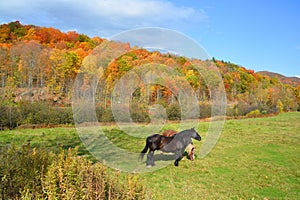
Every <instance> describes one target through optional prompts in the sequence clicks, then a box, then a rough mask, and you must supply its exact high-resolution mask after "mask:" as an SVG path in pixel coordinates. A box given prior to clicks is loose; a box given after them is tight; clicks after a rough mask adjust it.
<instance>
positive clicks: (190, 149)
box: [161, 130, 196, 161]
mask: <svg viewBox="0 0 300 200" xmlns="http://www.w3.org/2000/svg"><path fill="white" fill-rule="evenodd" d="M175 134H177V131H175V130H165V131H164V132H162V134H161V135H162V136H167V137H172V136H174V135H175ZM195 148H196V147H195V145H194V144H193V143H191V144H189V145H188V146H187V148H186V150H187V157H188V159H190V160H191V161H193V160H194V159H195Z"/></svg>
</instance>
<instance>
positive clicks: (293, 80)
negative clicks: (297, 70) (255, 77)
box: [256, 71, 300, 87]
mask: <svg viewBox="0 0 300 200" xmlns="http://www.w3.org/2000/svg"><path fill="white" fill-rule="evenodd" d="M256 73H258V74H262V75H264V76H269V77H271V78H273V77H276V78H278V80H279V81H280V82H281V83H284V84H289V85H292V86H294V87H297V86H300V78H298V77H286V76H284V75H282V74H278V73H274V72H269V71H259V72H256Z"/></svg>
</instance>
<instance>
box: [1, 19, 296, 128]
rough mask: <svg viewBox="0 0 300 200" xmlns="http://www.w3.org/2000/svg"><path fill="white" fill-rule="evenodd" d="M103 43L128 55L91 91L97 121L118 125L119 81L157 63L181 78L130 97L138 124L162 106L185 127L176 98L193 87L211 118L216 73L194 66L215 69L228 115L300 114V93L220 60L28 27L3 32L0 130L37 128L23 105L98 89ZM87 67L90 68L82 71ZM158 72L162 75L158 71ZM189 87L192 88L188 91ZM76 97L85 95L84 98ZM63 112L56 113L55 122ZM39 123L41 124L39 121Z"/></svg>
mask: <svg viewBox="0 0 300 200" xmlns="http://www.w3.org/2000/svg"><path fill="white" fill-rule="evenodd" d="M104 43H107V44H108V48H110V51H111V52H116V51H117V50H118V49H119V48H123V49H126V50H127V51H126V53H125V54H122V55H121V56H119V57H118V58H116V59H114V60H113V61H111V62H110V63H109V64H108V66H107V68H105V69H104V71H103V76H101V77H100V78H99V79H100V80H97V81H99V85H98V87H97V88H90V90H89V91H90V92H92V94H91V95H93V97H94V99H95V102H93V103H94V104H95V105H96V106H97V108H98V111H99V112H98V114H97V115H98V116H99V120H101V121H110V120H113V116H112V113H111V108H110V107H111V104H112V96H113V95H114V94H113V91H114V87H115V86H116V84H117V83H118V81H119V80H121V79H122V77H124V75H125V74H126V73H128V72H129V71H130V70H132V69H138V68H139V67H140V66H144V65H146V64H147V63H148V64H149V63H152V64H151V65H148V67H152V66H153V63H160V64H162V65H166V66H169V67H171V68H172V70H173V71H175V72H176V73H178V74H181V76H174V79H173V80H169V79H168V80H165V81H163V82H157V83H154V84H151V85H140V87H138V88H136V90H135V91H134V92H133V93H132V101H131V105H130V106H131V110H132V111H133V110H135V111H136V112H135V113H134V112H133V113H132V118H133V119H134V120H135V121H147V120H149V116H148V114H149V113H148V111H149V108H148V107H149V105H152V104H161V105H162V106H164V107H165V108H166V110H167V114H168V117H169V119H180V105H179V102H178V91H180V89H181V90H182V89H184V87H191V88H192V89H193V91H194V92H195V95H196V96H197V99H198V101H199V102H198V103H199V105H200V107H201V108H203V109H202V111H201V116H199V117H207V116H209V115H210V106H211V99H212V98H213V97H212V95H213V94H212V91H211V90H212V87H210V88H209V87H208V85H207V84H208V82H209V79H211V80H216V77H215V74H214V73H210V70H203V72H202V71H200V72H199V70H198V69H196V68H195V67H194V63H195V62H196V63H197V64H198V65H200V66H208V68H207V69H210V67H209V65H214V66H216V69H217V70H218V71H219V73H220V76H221V77H222V80H223V84H224V90H225V92H226V96H227V104H228V105H227V114H228V115H231V116H244V115H247V114H249V113H250V112H251V111H255V110H258V111H259V113H261V114H268V113H276V112H283V111H296V110H299V109H300V86H299V85H298V86H297V85H296V86H293V85H290V84H284V83H281V82H280V81H279V80H278V78H276V77H273V78H271V77H269V76H266V75H262V74H259V73H255V72H254V71H253V70H248V69H245V68H244V67H242V66H238V65H236V64H233V63H230V62H224V61H220V60H216V59H214V58H213V59H212V60H210V61H200V60H196V61H195V62H194V61H192V60H189V59H187V58H185V57H183V56H177V55H172V54H163V53H160V52H157V51H156V52H150V51H147V50H145V49H139V48H137V47H130V45H129V44H124V43H119V42H113V41H106V40H105V39H101V38H99V37H94V38H90V37H88V36H86V35H84V34H78V33H76V32H73V31H71V32H68V33H63V32H61V31H59V30H57V29H54V28H45V27H38V26H34V25H22V24H20V22H18V21H16V22H11V23H8V24H2V25H1V26H0V81H1V83H0V98H1V99H2V101H1V103H0V109H1V116H2V117H1V118H2V119H0V123H2V124H1V126H2V127H3V126H9V127H11V126H16V125H17V124H18V125H19V124H20V123H24V122H26V120H27V122H29V123H33V122H34V120H32V121H30V120H28V119H30V117H31V118H32V116H33V115H34V114H36V113H31V114H30V112H27V111H26V112H24V111H23V110H22V109H23V108H22V105H24V104H28V105H34V104H37V103H41V102H44V103H45V105H48V107H49V106H50V107H60V108H68V107H70V104H71V96H72V89H73V87H74V81H75V78H76V77H77V79H79V81H78V82H79V83H80V84H81V85H80V86H78V87H80V88H84V86H86V85H93V84H91V83H90V81H91V80H93V79H92V77H93V76H94V75H95V74H94V73H95V72H94V71H93V70H94V69H93V68H89V67H88V66H89V65H88V64H86V63H87V62H90V60H88V59H86V58H87V56H88V55H90V54H91V52H92V51H93V50H95V48H96V47H97V46H99V45H101V44H104ZM83 63H84V64H85V65H84V66H85V67H82V66H83V65H82V64H83ZM98 67H99V66H98ZM157 67H158V69H159V66H157ZM99 69H100V67H99ZM140 69H142V68H140ZM145 69H147V66H146V68H145ZM97 70H98V69H97ZM162 70H163V69H162ZM211 71H213V70H211ZM137 74H140V75H142V74H143V71H141V70H140V71H137ZM185 82H188V83H189V85H188V86H185V85H184V83H185ZM178 83H183V84H178ZM215 84H216V86H213V87H216V90H219V89H220V88H217V87H218V84H219V83H215ZM178 85H181V86H180V87H181V88H178ZM78 91H79V92H82V93H84V92H85V93H86V91H82V90H78ZM81 95H82V94H81ZM43 105H44V104H43ZM29 107H30V106H29ZM31 107H34V106H31ZM41 107H43V106H41ZM133 108H139V109H137V110H136V109H133ZM40 109H41V110H43V109H45V108H40ZM49 109H50V108H49ZM51 109H52V108H51ZM12 110H13V111H14V112H15V113H19V115H20V116H21V118H22V119H21V120H20V119H18V123H13V122H12V121H13V117H12V116H13V115H14V114H13V113H12ZM33 110H34V109H33ZM53 110H55V109H52V111H53ZM62 110H63V111H62ZM64 111H66V112H67V113H68V114H66V115H67V116H69V112H70V109H60V111H57V112H58V113H59V112H64ZM137 111H138V112H137ZM35 112H36V111H35ZM57 112H56V111H55V112H54V111H53V113H56V114H57ZM24 113H27V114H24ZM28 113H29V114H28ZM38 113H42V111H41V112H38ZM30 115H31V116H30ZM36 117H37V118H41V116H36ZM1 121H2V122H1ZM4 121H5V122H4ZM36 121H39V120H36ZM40 121H41V120H40ZM48 121H49V120H48ZM67 123H69V121H68V122H67ZM13 124H15V125H13Z"/></svg>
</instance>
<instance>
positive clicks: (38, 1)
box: [0, 0, 208, 36]
mask: <svg viewBox="0 0 300 200" xmlns="http://www.w3.org/2000/svg"><path fill="white" fill-rule="evenodd" d="M0 13H1V16H0V21H7V22H9V21H12V20H20V21H21V22H22V23H30V24H36V25H40V26H41V25H42V26H54V27H57V28H60V29H63V30H69V29H77V30H78V31H80V32H81V33H86V34H90V35H99V36H110V35H112V34H115V33H118V32H120V31H124V30H128V29H132V28H141V27H149V26H152V27H153V26H156V27H165V28H171V29H177V30H179V31H183V30H185V29H186V28H192V27H195V26H198V25H199V24H201V23H205V22H206V21H207V20H208V16H207V15H206V13H205V11H203V10H197V9H195V8H192V7H184V6H177V5H175V4H173V3H172V2H171V1H167V0H90V1H82V0H52V1H48V0H27V1H23V0H9V1H1V2H0Z"/></svg>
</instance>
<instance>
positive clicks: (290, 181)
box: [0, 113, 300, 199]
mask: <svg viewBox="0 0 300 200" xmlns="http://www.w3.org/2000/svg"><path fill="white" fill-rule="evenodd" d="M208 126H209V123H208V122H200V125H199V128H198V131H199V133H200V134H201V136H202V137H203V138H204V139H205V133H206V131H207V129H208ZM177 127H178V126H177V124H168V125H167V126H166V127H165V128H170V129H176V128H177ZM112 128H114V127H107V129H108V131H106V135H107V136H108V138H109V139H110V140H111V141H112V142H114V143H115V144H116V145H118V146H120V147H122V148H124V149H128V150H130V151H133V152H139V151H141V150H142V148H143V146H144V139H142V138H133V137H132V136H128V135H126V134H122V133H120V132H119V131H117V130H115V129H112ZM120 139H122V140H120ZM29 141H30V143H31V145H33V146H45V147H47V148H50V149H52V150H55V149H57V147H58V146H60V147H63V148H69V147H75V146H79V147H80V148H79V152H80V153H81V154H86V153H87V150H86V149H85V147H84V146H83V145H82V143H81V141H80V139H79V137H78V135H77V132H76V129H75V128H72V127H69V128H52V129H17V130H13V131H2V132H0V145H5V144H9V143H12V142H13V143H15V144H16V145H22V144H24V143H27V142H29ZM194 143H195V145H196V148H197V150H198V151H199V150H200V148H201V145H202V143H203V142H198V141H195V142H194ZM138 176H139V177H140V178H141V181H142V182H143V183H144V184H145V185H146V186H147V188H148V190H149V193H150V194H151V197H152V198H153V199H264V198H265V199H299V197H300V113H284V114H280V115H278V116H274V117H269V118H256V119H243V120H228V121H226V123H225V126H224V128H223V132H222V135H221V137H220V139H219V140H218V143H217V145H216V146H215V148H214V149H213V150H212V152H211V153H210V154H209V155H208V156H206V157H205V158H203V159H199V158H196V160H195V161H193V162H192V161H190V160H186V159H185V160H183V161H181V162H180V165H179V167H174V166H173V165H169V166H167V167H165V168H162V169H160V170H157V171H154V172H150V173H141V174H138Z"/></svg>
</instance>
